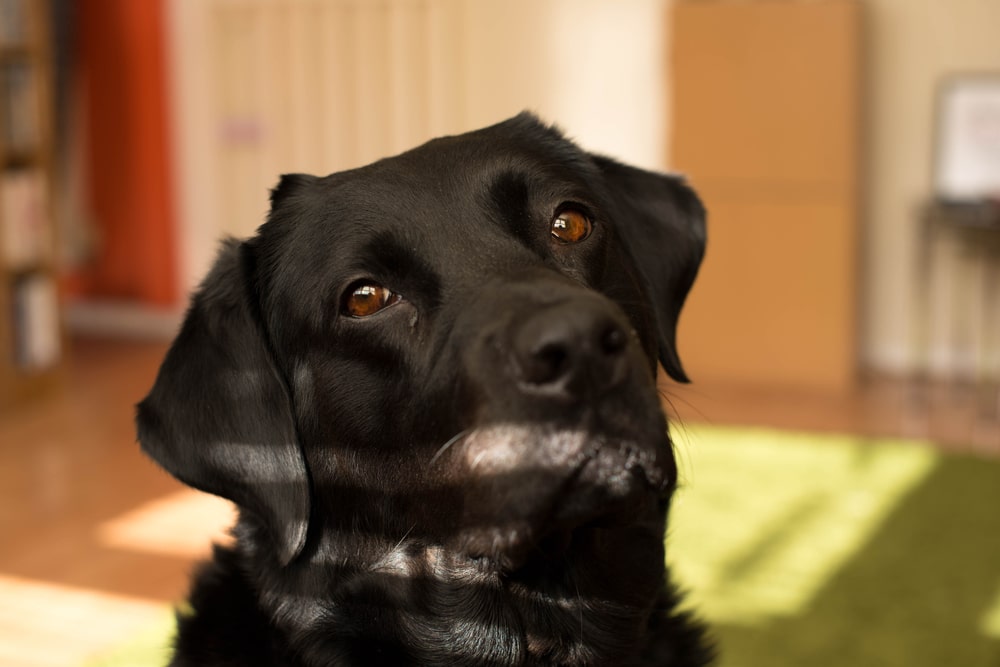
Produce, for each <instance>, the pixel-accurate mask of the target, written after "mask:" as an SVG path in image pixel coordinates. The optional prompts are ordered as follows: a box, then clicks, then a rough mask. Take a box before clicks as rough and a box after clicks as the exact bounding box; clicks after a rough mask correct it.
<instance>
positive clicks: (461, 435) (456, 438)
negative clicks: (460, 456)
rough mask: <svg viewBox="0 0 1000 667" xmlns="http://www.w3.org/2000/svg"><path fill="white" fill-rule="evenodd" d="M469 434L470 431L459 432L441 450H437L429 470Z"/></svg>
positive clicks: (429, 464)
mask: <svg viewBox="0 0 1000 667" xmlns="http://www.w3.org/2000/svg"><path fill="white" fill-rule="evenodd" d="M468 434H469V429H465V430H463V431H459V432H458V433H457V434H455V435H454V436H452V438H451V440H449V441H448V442H446V443H444V444H443V445H441V449H439V450H437V453H436V454H434V456H432V457H431V460H430V462H429V463H428V464H427V467H428V468H429V467H431V466H432V465H434V464H435V463H436V462H437V460H438V459H439V458H441V456H442V455H444V453H445V452H446V451H448V450H449V449H450V448H451V446H452V445H454V444H455V443H456V442H458V441H459V440H461V439H462V438H464V437H465V436H466V435H468Z"/></svg>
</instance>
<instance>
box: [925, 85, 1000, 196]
mask: <svg viewBox="0 0 1000 667" xmlns="http://www.w3.org/2000/svg"><path fill="white" fill-rule="evenodd" d="M935 131H936V142H935V143H936V145H935V160H934V194H935V198H936V199H937V200H938V201H942V202H946V203H959V204H963V203H982V202H989V201H1000V72H991V73H974V74H959V75H952V76H949V77H947V78H946V79H945V80H944V81H942V83H941V85H940V86H939V89H938V100H937V127H936V130H935Z"/></svg>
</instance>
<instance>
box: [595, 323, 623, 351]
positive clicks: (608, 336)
mask: <svg viewBox="0 0 1000 667" xmlns="http://www.w3.org/2000/svg"><path fill="white" fill-rule="evenodd" d="M627 343H628V337H627V336H626V335H625V332H624V331H622V329H621V327H619V326H618V325H616V324H612V325H611V326H609V327H608V328H607V329H606V330H605V331H604V335H603V336H602V337H601V350H602V351H603V352H604V354H606V355H608V356H609V357H610V356H614V355H616V354H618V353H620V352H621V351H622V350H624V349H625V345H626V344H627Z"/></svg>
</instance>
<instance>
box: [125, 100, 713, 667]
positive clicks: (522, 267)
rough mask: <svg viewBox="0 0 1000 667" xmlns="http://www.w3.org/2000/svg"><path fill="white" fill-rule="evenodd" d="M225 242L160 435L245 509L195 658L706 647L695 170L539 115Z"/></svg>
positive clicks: (286, 195) (279, 211) (458, 657)
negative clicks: (693, 349)
mask: <svg viewBox="0 0 1000 667" xmlns="http://www.w3.org/2000/svg"><path fill="white" fill-rule="evenodd" d="M271 205H272V206H271V212H270V215H269V217H268V220H267V222H266V223H265V224H264V225H262V226H261V227H260V229H259V230H258V232H257V234H256V236H254V237H253V238H250V239H249V240H245V241H229V242H227V243H226V244H225V245H224V246H223V248H222V251H221V253H220V254H219V256H218V258H217V261H216V263H215V266H214V268H213V269H212V270H211V272H210V273H209V275H208V277H207V278H206V279H205V281H204V283H203V284H202V286H201V287H200V289H199V290H198V292H197V293H196V294H195V296H194V299H193V302H192V305H191V307H190V310H189V311H188V313H187V317H186V320H185V322H184V324H183V327H182V329H181V331H180V333H179V334H178V336H177V339H176V340H175V342H174V343H173V346H172V347H171V349H170V351H169V353H168V354H167V356H166V359H165V360H164V362H163V366H162V367H161V369H160V371H159V375H158V377H157V379H156V383H155V385H154V387H153V389H152V391H151V392H150V394H149V396H147V397H146V398H145V400H143V401H142V403H140V405H139V406H138V417H137V422H138V432H139V440H140V442H141V444H142V447H143V449H144V450H145V451H146V452H147V453H148V454H149V455H150V456H151V457H152V458H153V459H155V460H156V461H157V462H159V463H160V464H161V465H162V466H163V467H164V468H166V470H168V471H169V472H170V473H172V474H173V475H175V476H176V477H177V478H178V479H180V480H181V481H183V482H185V483H187V484H189V485H191V486H193V487H195V488H197V489H201V490H204V491H208V492H210V493H214V494H217V495H219V496H222V497H224V498H228V499H230V500H232V501H233V502H234V503H235V504H236V505H237V506H238V507H239V510H240V512H239V520H238V522H237V524H236V526H235V527H234V529H233V533H234V536H235V543H234V546H232V547H226V548H221V547H217V548H216V551H215V556H214V559H213V560H212V561H211V562H210V563H208V564H206V565H205V566H204V567H203V568H202V569H201V570H200V572H199V574H198V575H197V577H196V579H195V582H194V585H193V589H192V592H191V599H190V607H189V609H188V610H186V611H183V612H181V613H180V614H179V634H178V637H177V639H176V650H175V651H176V652H175V655H174V658H173V662H172V664H173V665H185V666H186V665H232V666H236V665H239V666H241V667H246V666H254V665H301V666H306V665H310V666H312V665H316V666H318V665H327V666H334V665H337V666H339V665H447V666H448V667H457V666H459V665H477V666H479V665H496V666H501V665H602V666H603V665H609V666H617V665H669V666H671V667H691V666H693V665H704V664H707V663H708V662H710V660H711V653H712V651H711V649H710V647H709V646H708V642H707V641H706V639H705V632H704V629H703V627H702V626H701V625H700V624H699V623H698V622H696V621H695V620H693V619H692V618H690V617H689V615H688V614H687V613H684V612H682V611H679V610H678V604H679V596H678V594H677V592H676V591H675V589H674V587H673V585H672V584H671V583H670V581H669V579H668V576H667V572H666V569H665V566H664V546H663V541H664V529H665V523H666V519H667V511H668V506H669V503H670V497H671V494H672V492H673V490H674V488H675V485H676V481H677V469H676V466H675V463H674V457H673V454H672V450H671V441H670V438H669V435H668V431H667V423H666V420H665V418H664V414H663V411H662V408H661V405H660V400H659V395H658V392H657V389H656V380H655V378H656V374H657V368H658V361H659V362H662V365H663V368H664V369H665V370H666V372H667V373H668V374H669V375H670V376H671V377H672V378H674V379H675V380H678V381H686V377H685V374H684V371H683V369H682V367H681V364H680V361H679V359H678V356H677V351H676V349H675V345H674V336H675V334H674V331H675V326H676V324H677V318H678V314H679V312H680V309H681V305H682V304H683V302H684V299H685V296H686V294H687V292H688V290H689V289H690V287H691V284H692V282H693V281H694V278H695V274H696V273H697V270H698V265H699V263H700V261H701V257H702V254H703V251H704V247H705V216H704V209H703V208H702V205H701V203H700V202H699V199H698V198H697V196H696V195H695V194H694V192H692V190H691V189H690V188H688V187H687V186H686V185H685V184H684V183H683V182H682V181H681V180H680V179H678V178H676V177H671V176H665V175H661V174H655V173H650V172H646V171H642V170H639V169H635V168H632V167H628V166H625V165H622V164H619V163H617V162H615V161H613V160H610V159H607V158H604V157H598V156H595V155H592V154H589V153H586V152H584V151H582V150H581V149H579V148H578V147H577V146H576V145H575V144H573V143H571V142H570V141H568V140H567V139H565V138H564V137H563V136H562V135H561V134H560V132H559V131H558V130H556V129H554V128H551V127H548V126H546V125H544V124H542V123H541V122H539V121H538V119H537V118H535V117H534V116H532V115H530V114H521V115H519V116H517V117H515V118H512V119H510V120H508V121H505V122H503V123H500V124H498V125H495V126H493V127H489V128H486V129H483V130H479V131H476V132H471V133H469V134H464V135H461V136H454V137H446V138H442V139H437V140H435V141H431V142H429V143H427V144H425V145H423V146H421V147H419V148H416V149H414V150H411V151H409V152H407V153H403V154H402V155H399V156H397V157H393V158H390V159H385V160H382V161H380V162H376V163H375V164H372V165H370V166H367V167H363V168H360V169H356V170H352V171H346V172H342V173H337V174H333V175H330V176H326V177H322V178H319V177H314V176H306V175H288V176H284V177H283V178H282V179H281V182H280V184H279V185H278V186H277V187H276V188H275V189H274V190H273V192H272V194H271Z"/></svg>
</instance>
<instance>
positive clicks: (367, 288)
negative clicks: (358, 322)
mask: <svg viewBox="0 0 1000 667" xmlns="http://www.w3.org/2000/svg"><path fill="white" fill-rule="evenodd" d="M401 300H402V297H401V296H399V295H398V294H396V293H394V292H392V291H391V290H389V289H388V288H386V287H382V286H381V285H375V284H371V283H359V284H358V285H355V286H354V287H353V288H352V289H351V290H350V291H349V292H348V294H347V298H346V299H344V306H343V308H342V311H343V313H344V314H345V315H349V316H351V317H368V316H369V315H374V314H375V313H377V312H378V311H380V310H382V309H383V308H388V307H389V306H392V305H394V304H396V303H399V301H401Z"/></svg>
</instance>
